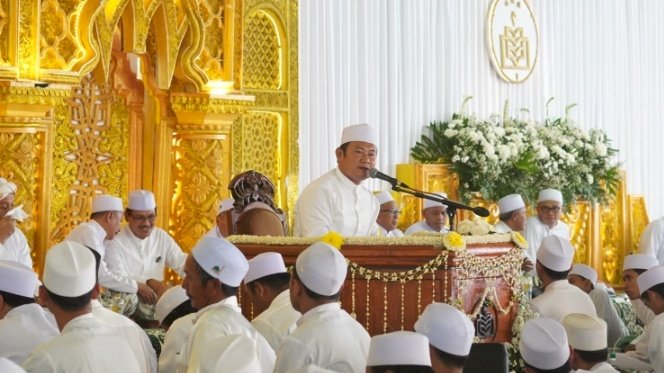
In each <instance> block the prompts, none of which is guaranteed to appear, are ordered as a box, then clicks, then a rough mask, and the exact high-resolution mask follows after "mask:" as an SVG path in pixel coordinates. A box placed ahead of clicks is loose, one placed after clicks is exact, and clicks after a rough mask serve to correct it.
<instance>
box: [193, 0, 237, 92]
mask: <svg viewBox="0 0 664 373" xmlns="http://www.w3.org/2000/svg"><path fill="white" fill-rule="evenodd" d="M229 9H230V8H229ZM198 10H199V12H200V15H201V19H202V21H203V24H204V27H205V43H204V45H203V50H202V51H201V53H200V55H199V56H198V57H197V58H196V63H197V64H198V65H199V66H200V67H201V68H202V69H203V71H205V73H206V74H207V77H208V78H209V79H211V80H222V79H224V80H225V79H226V78H227V77H226V76H224V63H225V59H226V58H225V53H224V52H225V44H226V38H227V37H228V36H229V35H228V30H229V28H228V26H229V25H226V24H225V23H224V19H232V18H231V17H229V16H228V14H226V13H227V10H226V9H225V2H224V1H223V0H207V1H201V2H200V3H199V5H198ZM228 42H229V43H232V41H230V40H229V41H228Z"/></svg>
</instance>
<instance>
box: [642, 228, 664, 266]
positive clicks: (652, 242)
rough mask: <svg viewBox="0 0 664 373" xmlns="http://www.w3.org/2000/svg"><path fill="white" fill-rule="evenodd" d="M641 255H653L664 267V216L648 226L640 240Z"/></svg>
mask: <svg viewBox="0 0 664 373" xmlns="http://www.w3.org/2000/svg"><path fill="white" fill-rule="evenodd" d="M639 253H641V254H648V255H652V256H653V257H655V258H657V261H658V262H659V264H660V265H664V216H662V217H660V218H658V219H655V220H653V221H651V222H650V224H648V226H646V229H644V230H643V233H641V239H640V240H639Z"/></svg>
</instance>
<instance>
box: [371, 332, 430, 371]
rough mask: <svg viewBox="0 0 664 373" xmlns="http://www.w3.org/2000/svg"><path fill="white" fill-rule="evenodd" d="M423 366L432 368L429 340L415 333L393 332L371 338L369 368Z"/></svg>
mask: <svg viewBox="0 0 664 373" xmlns="http://www.w3.org/2000/svg"><path fill="white" fill-rule="evenodd" d="M381 365H423V366H429V367H430V366H431V357H430V356H429V340H428V339H427V337H425V336H424V335H422V334H419V333H413V332H405V331H400V332H393V333H387V334H381V335H375V336H373V337H372V338H371V344H370V346H369V357H368V358H367V366H368V367H375V366H381Z"/></svg>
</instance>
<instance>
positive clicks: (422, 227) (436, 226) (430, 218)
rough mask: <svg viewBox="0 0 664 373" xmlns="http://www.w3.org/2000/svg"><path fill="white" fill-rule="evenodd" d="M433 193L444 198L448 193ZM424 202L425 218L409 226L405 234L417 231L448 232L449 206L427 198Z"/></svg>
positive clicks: (423, 213)
mask: <svg viewBox="0 0 664 373" xmlns="http://www.w3.org/2000/svg"><path fill="white" fill-rule="evenodd" d="M433 194H436V195H438V196H439V197H442V198H447V194H445V193H442V192H439V193H433ZM422 203H423V208H422V216H423V217H424V220H422V221H419V222H417V223H415V224H413V225H411V226H410V227H408V229H406V232H405V234H406V235H407V236H408V235H411V234H413V233H416V232H435V233H445V232H447V227H446V225H447V206H446V205H444V204H442V203H440V202H436V201H432V200H430V199H425V200H424V201H423V202H422Z"/></svg>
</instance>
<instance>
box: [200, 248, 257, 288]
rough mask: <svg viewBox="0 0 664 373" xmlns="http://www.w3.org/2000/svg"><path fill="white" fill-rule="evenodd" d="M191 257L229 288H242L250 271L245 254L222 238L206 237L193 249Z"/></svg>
mask: <svg viewBox="0 0 664 373" xmlns="http://www.w3.org/2000/svg"><path fill="white" fill-rule="evenodd" d="M191 255H192V256H193V257H194V259H195V260H196V263H198V265H200V266H201V268H203V270H204V271H205V272H207V274H209V275H210V276H212V277H214V278H217V279H219V281H221V282H222V283H223V284H226V285H228V286H240V283H241V282H242V279H243V278H244V275H246V274H247V270H248V269H249V263H248V262H247V258H245V257H244V254H242V252H241V251H240V250H239V249H238V248H237V247H235V245H233V244H232V243H230V242H228V241H227V240H225V239H223V238H220V237H212V236H204V237H203V238H201V239H200V241H198V243H197V244H196V246H194V248H193V249H191Z"/></svg>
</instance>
